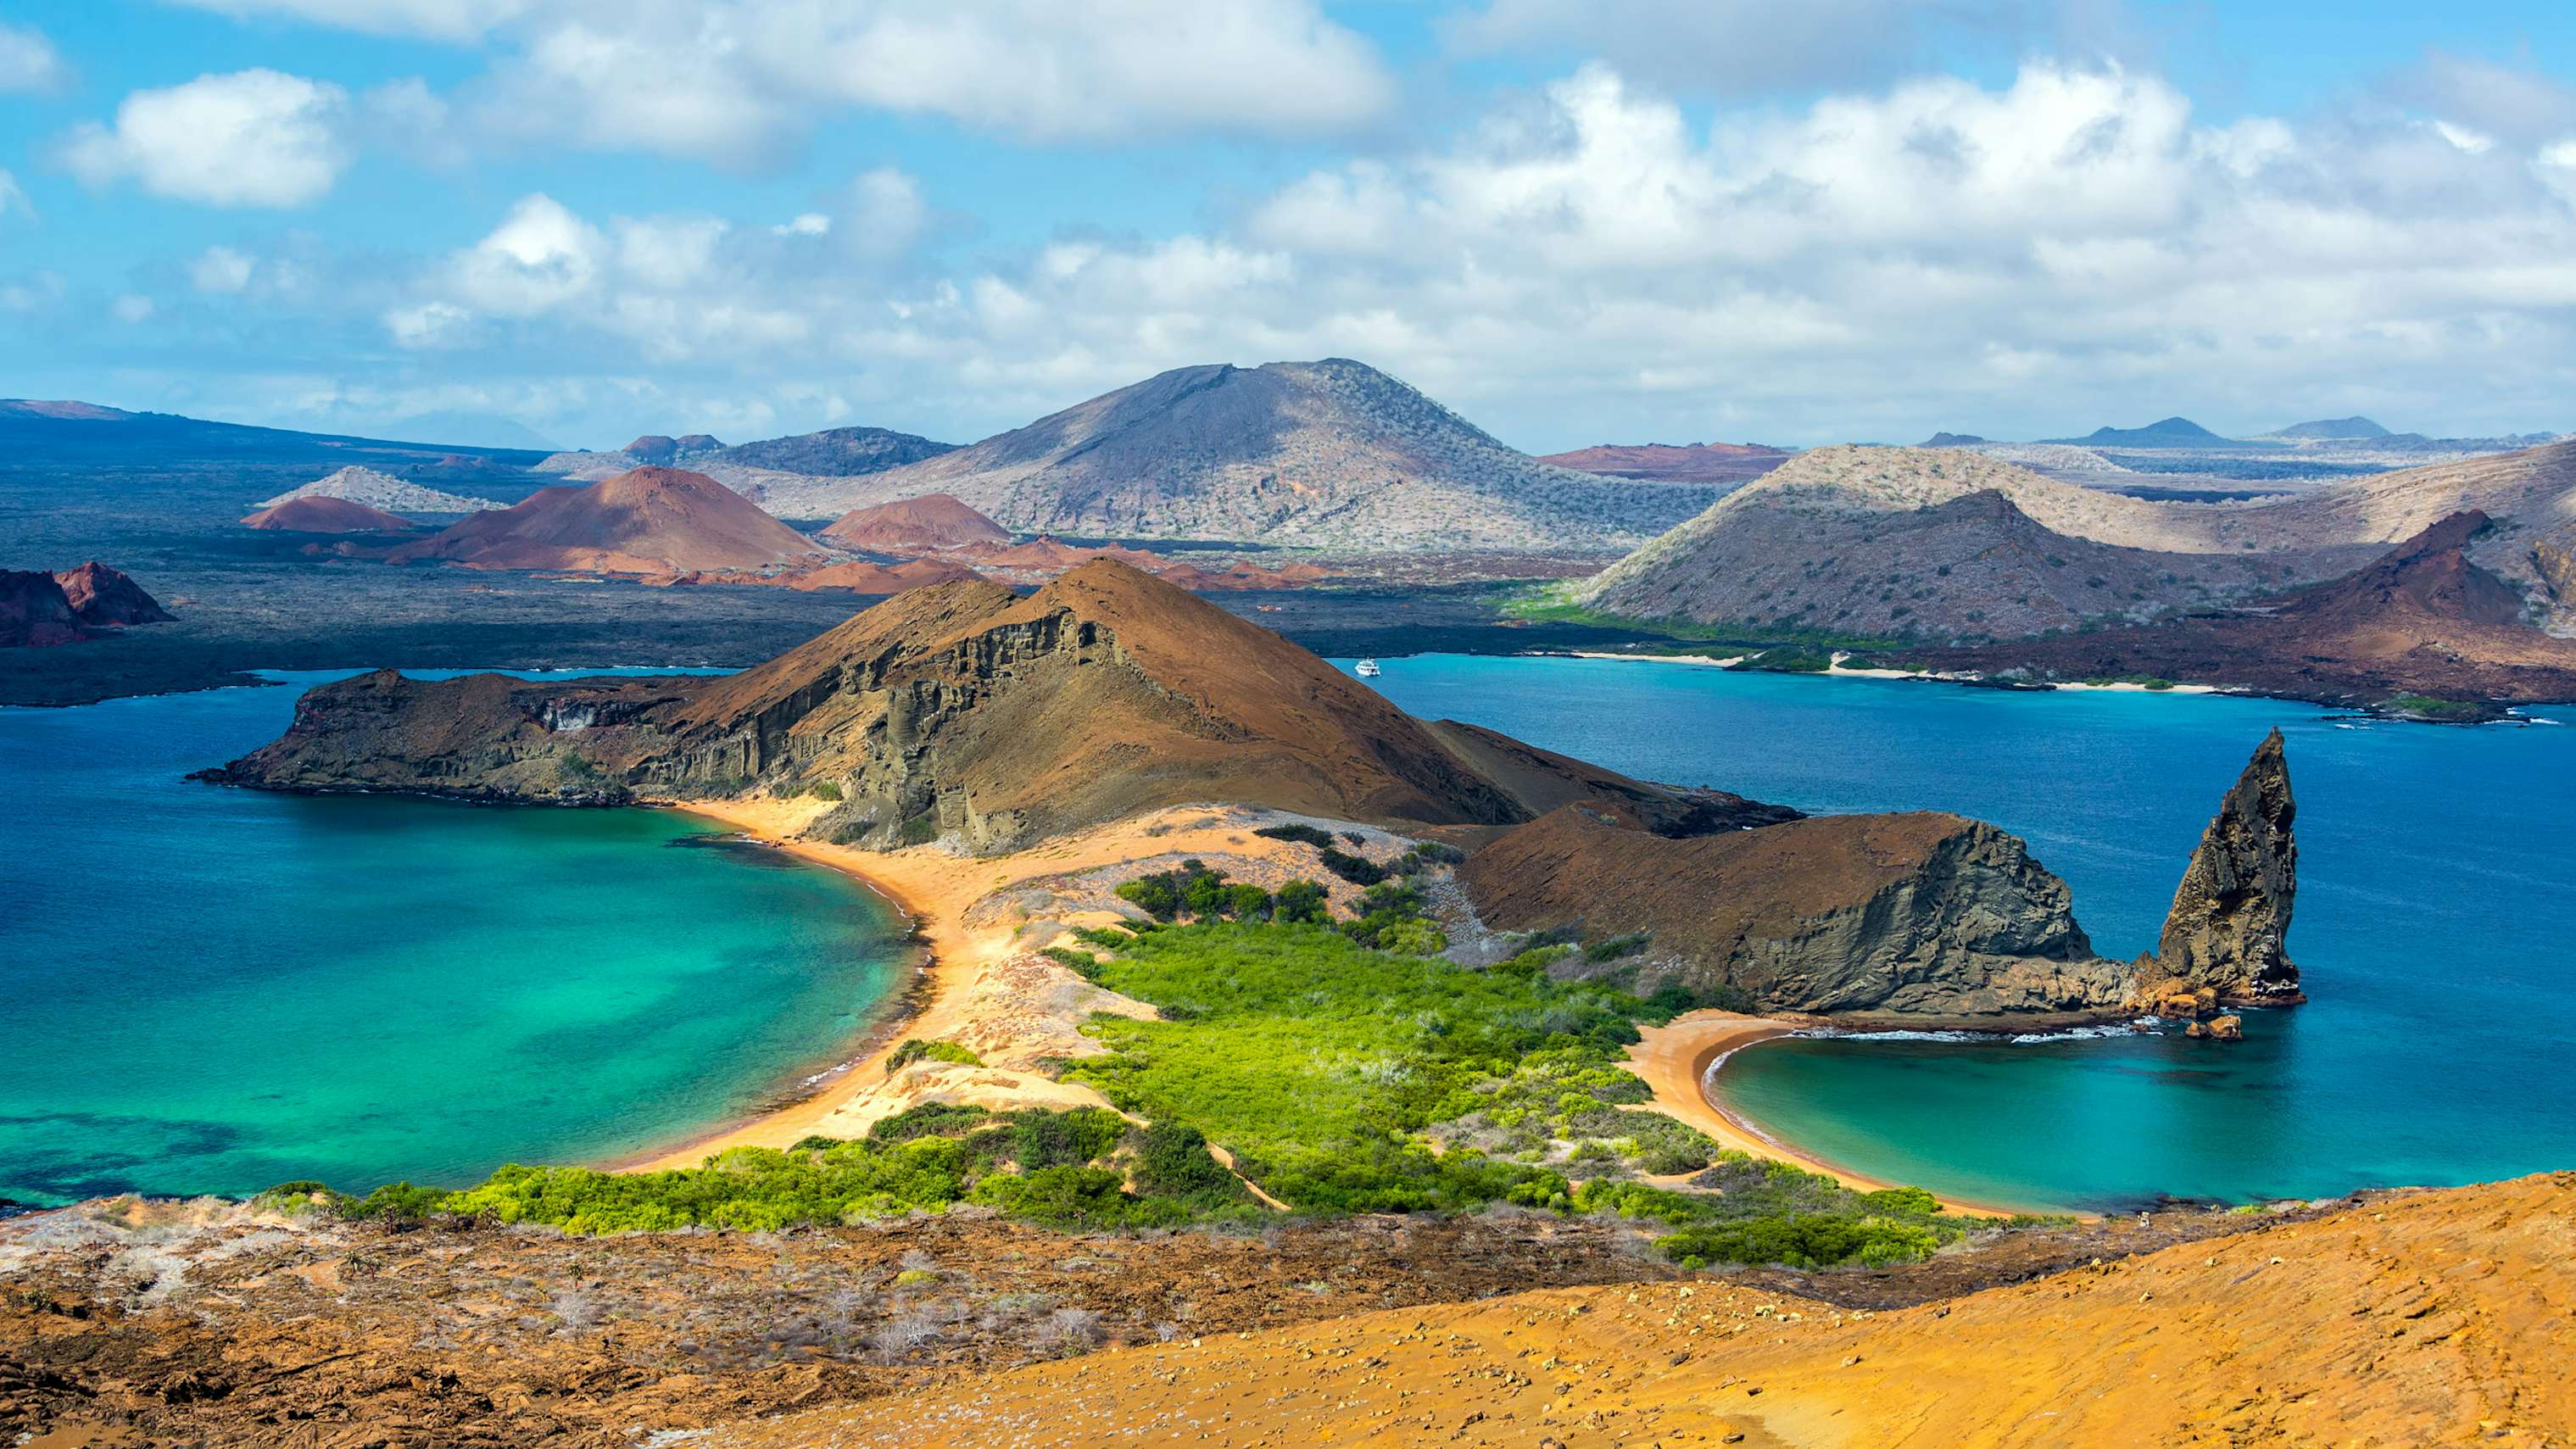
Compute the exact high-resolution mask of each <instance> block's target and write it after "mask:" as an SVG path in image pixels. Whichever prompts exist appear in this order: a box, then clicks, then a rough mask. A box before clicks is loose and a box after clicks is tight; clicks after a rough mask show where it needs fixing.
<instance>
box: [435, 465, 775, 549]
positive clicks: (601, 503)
mask: <svg viewBox="0 0 2576 1449" xmlns="http://www.w3.org/2000/svg"><path fill="white" fill-rule="evenodd" d="M824 551H825V550H824V549H823V548H822V547H820V546H819V545H817V544H816V543H814V542H813V540H811V539H808V538H807V537H805V535H803V534H801V533H798V532H797V531H796V530H794V529H792V528H789V527H788V526H787V525H786V524H783V523H781V522H779V521H778V520H777V519H775V518H772V517H770V516H769V515H768V514H766V513H763V512H761V511H760V509H759V507H758V506H757V505H755V504H753V503H752V502H750V501H749V500H748V499H745V498H744V497H742V495H740V494H738V493H735V492H734V491H733V490H731V489H729V488H727V487H725V486H724V485H722V484H720V483H718V482H716V481H715V480H714V479H712V478H709V477H707V476H706V475H705V474H703V473H689V472H683V471H681V470H679V469H674V468H636V469H632V470H630V471H628V472H624V473H620V474H618V475H617V476H616V477H614V478H607V479H603V480H601V481H600V482H597V483H593V484H591V485H590V486H588V487H585V488H570V487H565V488H547V489H544V490H541V491H540V492H538V493H537V494H535V495H534V496H532V497H530V498H529V499H528V500H527V501H525V502H523V503H520V504H518V505H516V506H515V507H511V508H503V509H497V510H494V511H492V512H488V513H477V514H475V515H473V516H472V517H469V518H467V519H465V520H463V521H462V522H459V523H457V524H456V525H454V526H453V527H450V528H447V529H444V530H442V531H441V532H439V533H437V534H435V535H433V536H431V537H429V538H426V539H423V540H421V541H420V542H418V543H414V544H406V545H404V546H403V547H401V548H399V549H396V550H394V551H393V553H391V554H390V555H388V556H387V557H388V558H389V559H390V560H391V561H392V562H396V563H405V562H409V561H412V560H414V559H443V560H446V561H449V562H452V563H461V564H467V565H470V566H472V567H475V568H493V569H588V570H595V571H597V572H601V573H670V572H681V573H685V572H688V571H690V570H692V569H730V568H757V567H759V566H761V565H763V564H773V563H786V562H789V561H791V560H794V559H800V558H804V557H807V556H809V555H813V554H819V553H822V552H824Z"/></svg>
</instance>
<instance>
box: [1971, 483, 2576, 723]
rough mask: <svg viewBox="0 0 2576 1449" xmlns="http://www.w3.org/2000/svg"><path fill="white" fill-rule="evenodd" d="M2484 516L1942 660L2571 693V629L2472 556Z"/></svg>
mask: <svg viewBox="0 0 2576 1449" xmlns="http://www.w3.org/2000/svg"><path fill="white" fill-rule="evenodd" d="M2490 532H2491V530H2490V527H2489V520H2488V518H2487V515H2486V514H2484V513H2482V512H2479V511H2477V510H2475V509H2468V510H2464V511H2461V512H2457V513H2452V514H2448V515H2445V516H2444V517H2442V518H2439V519H2436V520H2435V521H2434V522H2433V523H2431V524H2430V525H2428V526H2426V527H2425V528H2424V529H2423V530H2422V531H2421V532H2419V533H2417V534H2415V535H2414V536H2413V537H2411V538H2409V539H2407V540H2406V541H2405V542H2403V543H2400V544H2399V545H2398V546H2397V547H2395V548H2394V549H2391V550H2389V551H2388V552H2387V553H2386V554H2385V555H2384V556H2382V557H2381V558H2379V559H2378V560H2376V561H2375V562H2373V563H2371V564H2369V565H2368V566H2367V567H2364V568H2362V569H2360V570H2358V571H2356V572H2354V573H2351V574H2348V575H2346V576H2345V577H2343V578H2339V579H2334V580H2330V581H2328V582H2326V583H2322V584H2316V585H2312V586H2310V587H2308V588H2305V589H2301V590H2297V591H2295V592H2293V593H2290V594H2288V595H2286V596H2284V597H2282V598H2280V599H2278V600H2275V601H2273V602H2272V603H2270V604H2268V605H2266V606H2265V607H2263V608H2261V609H2253V610H2248V611H2245V612H2242V613H2226V614H2215V615H2210V616H2205V617H2202V616H2195V617H2192V618H2186V619H2177V620H2174V621H2172V622H2170V623H2165V624H2160V625H2156V626H2154V627H2150V628H2139V629H2108V630H2102V631H2099V632H2095V633H2089V634H2075V635H2065V636H2061V637H2058V638H2053V639H2039V640H2027V641H2023V642H2020V643H2016V644H1998V645H1993V646H1990V647H1988V648H1984V649H1979V650H1973V651H1956V652H1955V656H1954V657H1953V656H1944V657H1941V658H1939V659H1937V660H1936V661H1935V662H1938V663H1940V664H1942V665H1944V666H1946V667H1965V668H1978V669H2002V668H2027V669H2034V670H2037V671H2040V672H2042V673H2043V674H2045V675H2050V676H2054V677H2057V678H2084V677H2087V676H2091V675H2103V674H2154V675H2160V676H2162V677H2164V678H2167V679H2180V680H2191V681H2197V682H2205V683H2211V684H2229V685H2237V686H2240V687H2245V688H2252V689H2259V690H2262V691H2264V692H2266V693H2273V694H2286V695H2291V696H2294V697H2297V698H2303V699H2315V700H2319V701H2323V702H2327V703H2338V704H2378V703H2383V702H2385V701H2387V700H2388V699H2389V698H2391V697H2392V696H2394V695H2397V694H2400V693H2419V694H2427V695H2432V696H2435V697H2437V698H2443V699H2455V700H2493V701H2507V702H2511V701H2521V700H2565V699H2576V641H2571V640H2567V639H2561V638H2557V637H2554V636H2552V635H2549V634H2545V633H2543V632H2541V631H2540V630H2538V629H2535V628H2533V627H2531V625H2530V624H2529V623H2527V622H2525V612H2524V610H2525V605H2524V599H2523V593H2522V591H2521V589H2519V588H2518V587H2516V586H2515V585H2514V584H2513V583H2512V582H2510V581H2508V580H2506V579H2504V578H2503V577H2501V576H2499V575H2498V574H2496V573H2495V572H2494V571H2492V570H2490V569H2487V568H2485V567H2482V566H2481V565H2479V564H2477V563H2476V562H2474V561H2473V560H2472V558H2471V552H2472V549H2473V547H2474V546H2475V545H2477V544H2478V543H2479V542H2480V541H2481V536H2482V535H2487V534H2489V533H2490Z"/></svg>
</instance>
